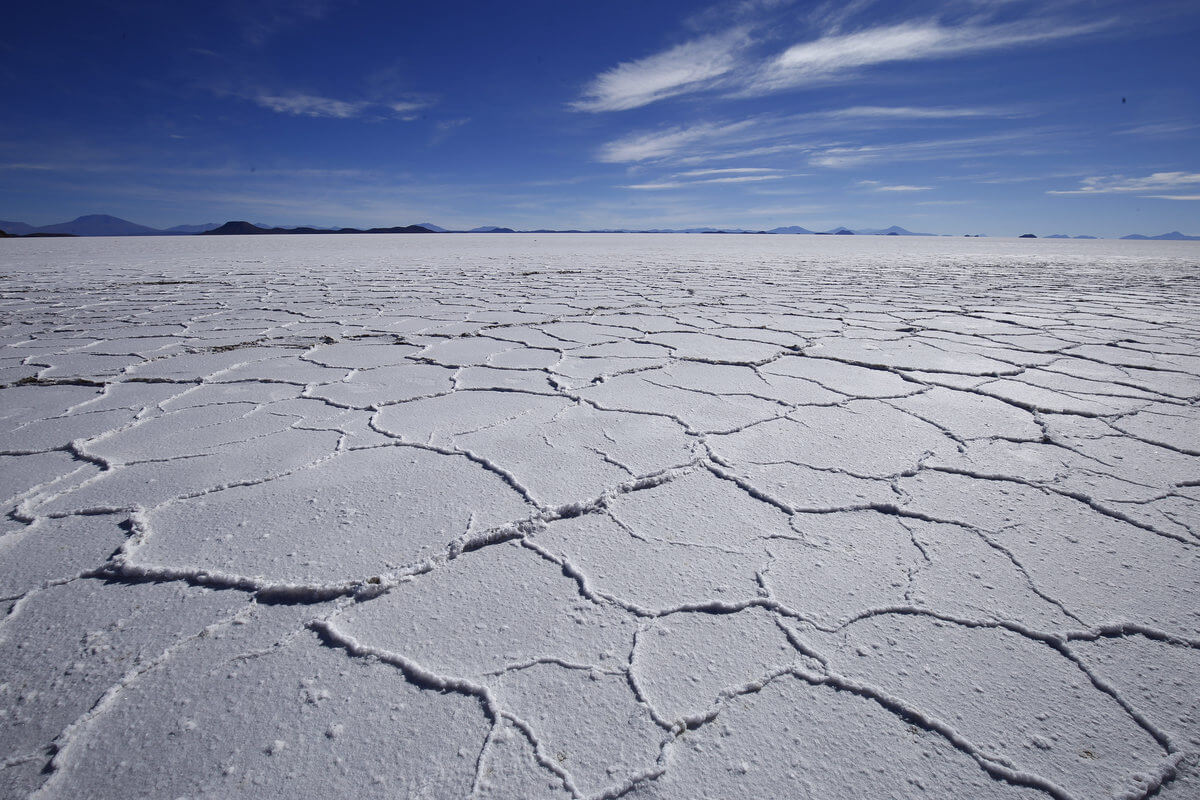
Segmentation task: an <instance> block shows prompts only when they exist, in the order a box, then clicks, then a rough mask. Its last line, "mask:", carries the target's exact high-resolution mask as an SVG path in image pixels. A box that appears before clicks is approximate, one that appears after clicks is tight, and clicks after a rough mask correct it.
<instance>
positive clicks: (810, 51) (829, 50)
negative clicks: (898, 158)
mask: <svg viewBox="0 0 1200 800" xmlns="http://www.w3.org/2000/svg"><path fill="white" fill-rule="evenodd" d="M1111 25H1112V22H1110V21H1108V20H1102V21H1098V22H1092V23H1086V24H1080V25H1050V24H1044V25H1043V24H1038V25H1036V26H1034V25H1031V24H1030V23H1029V22H1023V23H1008V24H1002V25H981V26H978V25H964V26H957V27H947V26H943V25H941V24H939V23H936V22H930V23H902V24H899V25H891V26H887V27H879V28H872V29H869V30H865V31H859V32H857V33H850V34H844V35H837V36H825V37H822V38H820V39H816V40H814V41H810V42H802V43H800V44H797V45H793V46H792V47H789V48H788V49H787V50H785V51H783V52H782V53H780V54H779V55H778V56H776V57H775V58H773V59H771V60H770V61H768V62H767V63H766V64H764V65H763V66H762V68H760V70H759V71H758V72H757V74H755V75H753V76H752V77H751V78H749V80H747V81H746V84H745V86H744V87H743V93H745V94H764V93H767V92H773V91H779V90H781V89H789V88H794V87H799V86H805V85H810V84H819V83H828V82H830V81H834V80H840V79H842V78H845V77H848V76H849V75H851V74H854V73H856V72H858V71H859V70H862V69H864V68H868V67H873V66H876V65H879V64H887V63H894V62H898V61H931V60H935V59H945V58H952V57H956V56H970V55H974V54H976V53H983V52H987V51H991V50H1001V49H1007V48H1013V47H1021V46H1027V45H1033V44H1040V43H1043V42H1048V41H1054V40H1057V39H1068V38H1073V37H1079V36H1084V35H1087V34H1091V33H1096V32H1098V31H1101V30H1104V29H1106V28H1108V27H1110V26H1111Z"/></svg>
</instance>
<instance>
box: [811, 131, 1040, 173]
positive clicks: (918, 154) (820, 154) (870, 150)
mask: <svg viewBox="0 0 1200 800" xmlns="http://www.w3.org/2000/svg"><path fill="white" fill-rule="evenodd" d="M1038 136H1039V132H1038V131H1036V130H1034V131H1029V130H1026V131H1015V132H1013V133H999V134H993V135H990V136H975V137H968V138H962V139H927V140H921V141H910V142H898V143H896V144H888V145H863V146H859V147H843V146H839V147H827V148H823V149H819V150H815V151H814V152H813V153H812V154H811V155H810V156H809V159H808V160H809V163H810V164H813V165H814V166H818V167H829V168H833V169H837V168H843V167H855V166H858V165H859V164H865V163H868V162H896V161H929V160H943V159H948V158H966V157H979V156H981V155H982V156H995V155H997V154H998V153H1000V152H1003V149H1004V148H1005V147H1011V146H1012V145H1014V144H1015V143H1017V142H1022V141H1024V142H1028V141H1031V140H1034V139H1036V138H1037V137H1038Z"/></svg>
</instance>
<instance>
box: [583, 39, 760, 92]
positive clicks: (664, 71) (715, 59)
mask: <svg viewBox="0 0 1200 800" xmlns="http://www.w3.org/2000/svg"><path fill="white" fill-rule="evenodd" d="M747 42H748V39H747V37H746V34H745V32H742V31H734V32H732V33H727V34H723V35H719V36H705V37H703V38H701V39H696V40H694V41H691V42H685V43H684V44H680V45H676V46H675V47H672V48H670V49H669V50H664V51H663V52H661V53H656V54H654V55H651V56H647V57H645V58H640V59H638V60H636V61H626V62H623V63H621V64H618V65H617V66H615V67H613V68H612V69H609V70H607V71H605V72H602V73H600V74H599V75H597V76H596V77H595V78H593V79H592V81H591V82H590V83H589V84H588V85H587V87H585V88H584V90H583V97H581V98H580V99H579V100H577V101H575V102H574V103H572V104H571V107H572V108H574V109H575V110H576V111H624V110H627V109H630V108H637V107H639V106H644V105H649V104H650V103H653V102H655V101H658V100H662V99H665V98H667V97H673V96H674V95H678V94H684V93H685V92H693V91H697V90H700V89H703V88H707V87H709V86H711V85H712V82H713V80H714V79H716V78H719V77H721V76H723V75H726V74H728V73H730V72H732V71H733V70H734V68H735V67H736V66H737V65H738V53H739V51H740V50H741V49H743V48H744V47H745V45H746V44H747Z"/></svg>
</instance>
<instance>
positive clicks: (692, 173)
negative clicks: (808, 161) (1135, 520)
mask: <svg viewBox="0 0 1200 800" xmlns="http://www.w3.org/2000/svg"><path fill="white" fill-rule="evenodd" d="M766 172H779V170H777V169H772V168H770V167H723V168H721V169H691V170H688V171H687V172H681V173H679V174H680V175H681V176H685V177H702V176H706V175H732V174H749V173H766Z"/></svg>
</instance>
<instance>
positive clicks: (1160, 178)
mask: <svg viewBox="0 0 1200 800" xmlns="http://www.w3.org/2000/svg"><path fill="white" fill-rule="evenodd" d="M1194 186H1200V172H1155V173H1152V174H1150V175H1147V176H1145V177H1144V178H1127V177H1125V176H1124V175H1097V176H1093V177H1090V178H1084V179H1083V181H1082V182H1081V185H1080V187H1079V188H1078V189H1050V190H1048V191H1047V192H1046V194H1059V195H1089V194H1119V193H1124V192H1136V193H1140V192H1150V191H1154V190H1156V189H1157V190H1159V191H1163V190H1171V189H1184V188H1191V187H1194ZM1144 196H1146V197H1153V196H1155V195H1144ZM1183 196H1184V195H1172V197H1183Z"/></svg>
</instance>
